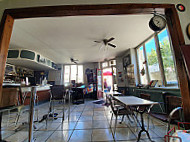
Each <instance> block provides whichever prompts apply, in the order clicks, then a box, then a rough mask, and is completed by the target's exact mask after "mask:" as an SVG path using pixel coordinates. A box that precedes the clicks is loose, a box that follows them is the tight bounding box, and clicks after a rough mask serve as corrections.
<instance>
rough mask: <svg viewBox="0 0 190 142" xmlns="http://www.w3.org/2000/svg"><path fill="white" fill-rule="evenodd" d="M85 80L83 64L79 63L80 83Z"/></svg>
mask: <svg viewBox="0 0 190 142" xmlns="http://www.w3.org/2000/svg"><path fill="white" fill-rule="evenodd" d="M82 82H83V65H78V83H82Z"/></svg>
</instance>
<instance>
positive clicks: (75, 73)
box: [64, 65, 83, 84]
mask: <svg viewBox="0 0 190 142" xmlns="http://www.w3.org/2000/svg"><path fill="white" fill-rule="evenodd" d="M64 69H65V72H64V83H65V84H69V83H70V82H71V80H75V82H76V83H83V65H66V66H65V67H64Z"/></svg>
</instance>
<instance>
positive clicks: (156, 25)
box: [149, 15, 166, 32]
mask: <svg viewBox="0 0 190 142" xmlns="http://www.w3.org/2000/svg"><path fill="white" fill-rule="evenodd" d="M149 27H150V28H151V29H152V30H153V31H156V32H158V31H161V30H162V29H164V28H165V27H166V19H165V17H163V16H161V15H154V17H152V18H151V19H150V21H149Z"/></svg>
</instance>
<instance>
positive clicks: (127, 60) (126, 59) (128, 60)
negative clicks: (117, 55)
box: [123, 54, 131, 71]
mask: <svg viewBox="0 0 190 142" xmlns="http://www.w3.org/2000/svg"><path fill="white" fill-rule="evenodd" d="M130 64H131V56H130V54H128V55H127V56H125V57H124V58H123V68H124V70H125V71H126V70H127V66H128V65H130Z"/></svg>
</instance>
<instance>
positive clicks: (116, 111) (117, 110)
mask: <svg viewBox="0 0 190 142" xmlns="http://www.w3.org/2000/svg"><path fill="white" fill-rule="evenodd" d="M108 100H109V102H110V106H111V109H112V115H111V120H110V127H111V125H112V118H113V115H115V117H116V119H115V125H114V136H115V130H116V124H117V118H118V116H122V120H121V122H120V123H122V121H123V119H124V116H125V115H126V116H127V117H128V119H129V120H130V117H129V115H131V116H133V118H134V119H135V115H134V113H133V111H131V110H130V108H129V107H127V106H122V105H115V101H116V100H114V98H113V97H112V96H111V95H110V96H109V97H108ZM116 102H117V101H116ZM130 121H131V120H130Z"/></svg>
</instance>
